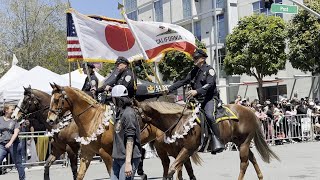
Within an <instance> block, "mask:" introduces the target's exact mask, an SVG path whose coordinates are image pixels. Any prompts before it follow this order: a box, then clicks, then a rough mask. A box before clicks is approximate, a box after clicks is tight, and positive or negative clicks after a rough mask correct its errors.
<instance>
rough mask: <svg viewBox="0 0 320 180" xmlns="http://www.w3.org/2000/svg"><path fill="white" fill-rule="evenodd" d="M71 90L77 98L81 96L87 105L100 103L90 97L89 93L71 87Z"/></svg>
mask: <svg viewBox="0 0 320 180" xmlns="http://www.w3.org/2000/svg"><path fill="white" fill-rule="evenodd" d="M69 88H70V89H72V90H73V91H74V92H75V93H76V94H77V96H79V97H80V98H81V99H83V100H85V101H86V102H87V103H89V104H97V103H98V102H97V101H96V100H95V99H93V98H92V97H91V96H89V95H88V94H87V93H85V92H83V91H81V90H80V89H77V88H74V87H69Z"/></svg>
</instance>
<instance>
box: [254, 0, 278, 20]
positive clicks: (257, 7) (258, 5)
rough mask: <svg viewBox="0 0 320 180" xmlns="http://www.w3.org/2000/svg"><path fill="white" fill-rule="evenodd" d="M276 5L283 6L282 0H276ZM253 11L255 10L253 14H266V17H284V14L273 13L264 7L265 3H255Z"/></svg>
mask: <svg viewBox="0 0 320 180" xmlns="http://www.w3.org/2000/svg"><path fill="white" fill-rule="evenodd" d="M275 3H277V4H282V0H275ZM252 10H253V13H254V14H255V13H258V14H259V13H264V14H265V15H267V16H279V17H281V18H282V17H283V14H282V13H276V14H274V13H272V12H271V11H270V9H267V8H265V7H264V2H263V1H257V2H254V3H252Z"/></svg>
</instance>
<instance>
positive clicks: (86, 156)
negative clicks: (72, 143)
mask: <svg viewBox="0 0 320 180" xmlns="http://www.w3.org/2000/svg"><path fill="white" fill-rule="evenodd" d="M94 154H95V153H94V152H92V151H91V149H89V148H86V146H81V153H80V167H79V171H78V177H77V180H83V178H84V175H85V174H86V172H87V170H88V167H89V165H90V162H91V160H92V158H93V156H94Z"/></svg>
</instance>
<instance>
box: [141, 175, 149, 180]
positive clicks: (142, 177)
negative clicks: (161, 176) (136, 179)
mask: <svg viewBox="0 0 320 180" xmlns="http://www.w3.org/2000/svg"><path fill="white" fill-rule="evenodd" d="M140 177H141V180H147V179H148V176H147V175H146V174H143V175H141V176H140Z"/></svg>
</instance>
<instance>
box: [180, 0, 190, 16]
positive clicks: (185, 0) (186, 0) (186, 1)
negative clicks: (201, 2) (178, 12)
mask: <svg viewBox="0 0 320 180" xmlns="http://www.w3.org/2000/svg"><path fill="white" fill-rule="evenodd" d="M182 6H183V18H187V17H190V16H191V0H182Z"/></svg>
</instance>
